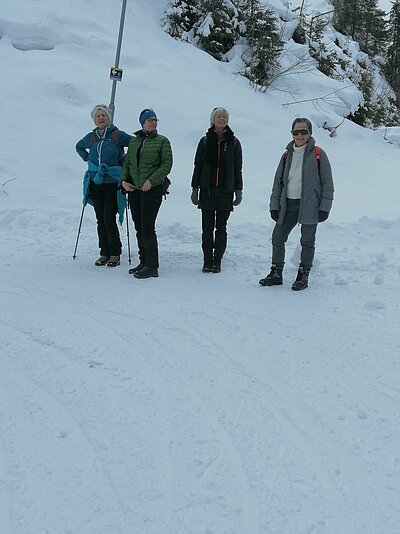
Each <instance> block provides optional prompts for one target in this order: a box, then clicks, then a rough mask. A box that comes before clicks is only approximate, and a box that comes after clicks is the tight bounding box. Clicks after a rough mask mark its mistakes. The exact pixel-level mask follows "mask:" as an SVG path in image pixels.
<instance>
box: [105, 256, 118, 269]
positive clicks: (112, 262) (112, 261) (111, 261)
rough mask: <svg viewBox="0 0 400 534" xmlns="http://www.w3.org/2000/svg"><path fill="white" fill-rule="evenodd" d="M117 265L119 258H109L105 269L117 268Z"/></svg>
mask: <svg viewBox="0 0 400 534" xmlns="http://www.w3.org/2000/svg"><path fill="white" fill-rule="evenodd" d="M118 265H119V256H110V259H109V260H108V262H107V267H118Z"/></svg>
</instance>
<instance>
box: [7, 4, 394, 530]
mask: <svg viewBox="0 0 400 534" xmlns="http://www.w3.org/2000/svg"><path fill="white" fill-rule="evenodd" d="M166 3H167V2H166V1H165V0H153V1H152V2H148V0H129V1H128V10H127V19H126V26H125V34H124V44H123V54H122V58H121V66H122V67H123V68H124V80H123V82H122V83H121V84H119V86H118V89H117V102H116V118H115V122H116V124H117V125H118V126H119V127H120V128H121V129H124V130H126V131H133V130H135V129H136V128H137V127H138V122H137V116H138V113H139V111H140V110H141V109H142V108H143V107H145V106H149V105H150V106H154V107H155V109H156V110H157V113H158V116H159V117H160V125H159V130H160V132H161V133H163V134H165V135H167V136H168V137H169V138H170V139H171V142H172V146H173V149H174V157H175V163H174V168H173V171H172V174H171V180H172V183H173V185H172V188H171V191H172V192H171V194H170V195H169V198H168V199H167V200H166V202H165V203H164V204H163V206H162V209H161V212H160V217H159V222H158V236H159V245H160V259H161V269H160V278H159V279H157V280H147V281H139V280H135V279H132V277H130V276H128V274H127V269H128V262H127V255H126V248H125V254H124V256H123V258H122V265H121V267H119V268H116V269H113V270H111V269H99V268H95V267H94V265H93V261H94V259H95V258H96V255H97V248H96V235H95V221H94V216H93V212H92V211H91V208H89V207H88V208H87V210H86V212H85V219H84V224H83V229H82V234H81V238H80V244H79V249H78V258H77V260H75V261H73V260H72V252H73V246H74V242H75V238H76V231H77V226H78V222H79V216H80V211H81V204H80V202H81V178H82V174H83V172H84V170H85V169H84V165H83V164H82V162H81V160H80V159H79V157H78V156H77V154H76V153H75V150H74V145H75V142H76V140H78V139H79V138H80V137H82V135H83V134H84V133H85V132H86V131H88V130H89V129H91V127H92V123H91V119H90V110H91V108H92V106H93V105H94V104H95V103H98V102H108V100H109V94H110V81H109V80H108V72H109V68H110V67H111V66H112V64H113V61H114V56H115V42H116V35H117V29H118V23H119V15H120V6H121V2H119V1H118V2H117V1H113V2H110V1H106V0H98V2H97V3H96V7H93V3H92V2H89V1H88V0H68V1H65V2H60V3H58V2H57V3H55V2H52V1H50V0H36V1H35V2H34V3H32V2H29V1H28V0H21V1H20V2H19V3H17V2H12V1H11V0H3V5H2V9H1V12H0V36H2V38H1V39H0V60H1V65H2V73H3V75H2V77H1V79H0V90H1V93H0V94H1V100H0V111H1V115H2V117H3V123H4V126H3V128H4V129H5V133H4V135H3V137H2V143H1V154H0V184H2V187H1V190H0V191H1V193H0V228H1V234H0V236H1V238H0V239H1V245H2V249H3V250H4V251H5V254H4V257H3V261H2V263H1V266H0V274H1V276H0V292H1V297H0V298H1V305H2V312H3V313H2V315H1V319H0V334H1V339H2V347H3V348H2V356H1V359H0V371H1V372H0V396H1V399H0V406H1V409H0V444H1V446H0V479H1V484H0V525H1V529H0V532H1V534H42V533H43V534H44V533H51V534H67V533H68V534H77V533H79V534H133V533H135V534H136V533H140V534H167V533H168V534H306V533H307V534H338V533H343V534H381V533H382V534H395V533H397V532H399V531H400V511H399V507H398V495H399V490H400V487H399V486H400V483H399V480H400V477H399V475H400V454H399V443H400V440H399V438H400V430H399V424H398V423H399V409H398V406H399V400H400V398H399V397H400V392H399V386H398V384H399V364H398V354H399V349H400V336H399V332H398V324H399V318H400V314H399V298H398V291H397V287H398V284H399V277H400V269H399V265H400V252H399V250H398V243H399V235H400V218H399V200H398V199H399V198H400V185H399V180H398V168H399V164H400V152H399V148H396V147H395V146H393V145H390V144H388V143H387V142H385V141H384V140H383V139H382V136H381V134H379V133H375V132H372V131H369V130H363V129H361V128H359V127H357V126H356V125H355V124H352V123H349V122H347V121H346V122H345V123H344V124H343V125H342V126H341V127H340V128H339V130H338V136H337V137H336V138H330V137H329V136H328V133H327V132H326V131H325V130H323V129H321V128H317V127H316V128H315V132H314V134H315V138H316V140H317V143H318V144H320V145H321V146H322V147H323V148H324V149H326V151H327V152H328V154H329V156H330V159H331V161H332V166H333V169H334V176H335V185H336V199H335V203H334V208H333V210H332V214H331V217H330V219H329V220H328V222H327V223H324V224H323V225H321V226H320V228H319V229H318V241H317V253H316V261H315V266H314V269H313V271H312V275H311V278H310V287H309V289H308V290H307V291H304V292H302V293H300V294H296V293H293V292H291V291H290V285H291V282H292V280H293V279H294V276H295V273H296V265H297V263H298V255H299V249H298V238H299V234H298V230H297V229H296V230H295V231H294V232H293V234H292V235H291V237H290V240H289V243H288V247H287V267H286V269H285V284H284V286H283V287H280V288H261V287H259V286H258V279H259V278H260V276H261V275H264V274H265V271H266V269H267V267H268V265H269V261H270V241H269V238H270V234H271V231H272V228H273V226H272V222H271V221H270V219H269V216H268V212H267V201H268V197H269V193H270V188H271V181H272V176H273V173H274V170H275V167H276V165H277V162H278V160H279V157H280V155H281V153H282V151H283V150H284V147H285V145H286V143H287V142H288V141H289V139H290V136H289V129H290V123H291V121H292V119H293V117H295V116H296V115H308V116H310V117H311V118H312V119H313V121H314V123H315V124H319V121H320V120H321V118H322V117H323V116H324V114H329V115H330V116H332V115H334V114H335V109H334V105H332V106H331V105H329V106H328V107H327V108H324V109H322V110H321V109H320V108H319V107H315V106H314V105H313V104H312V103H304V104H298V105H293V106H289V107H284V106H283V105H282V104H285V103H286V102H287V100H288V95H287V94H285V93H282V92H280V91H279V92H278V91H276V92H270V93H268V94H265V95H263V94H259V93H255V92H254V91H252V90H251V88H249V86H248V85H247V83H246V81H245V80H243V79H241V78H238V77H236V76H235V75H234V72H235V65H234V62H231V63H229V64H219V63H218V62H216V61H214V60H213V59H212V58H210V57H209V56H207V55H205V54H203V53H202V52H200V51H199V50H196V49H195V48H194V47H192V46H190V45H188V44H184V43H180V42H177V41H175V40H173V39H171V38H170V37H168V36H167V35H166V34H165V33H164V32H163V31H162V29H161V28H160V23H159V19H160V17H161V15H162V12H163V9H164V8H165V6H166ZM282 5H283V4H282ZM4 73H7V74H6V75H5V74H4ZM300 82H301V83H300V86H301V90H302V91H303V93H304V94H309V95H311V96H312V95H314V96H315V91H316V87H318V88H319V90H321V91H326V92H329V90H335V87H334V84H335V82H330V81H329V80H328V79H327V78H325V77H323V76H322V75H319V74H318V73H317V72H313V73H309V74H308V76H305V77H303V78H301V80H300ZM331 83H333V85H331ZM216 105H224V106H226V107H227V108H228V109H229V110H230V112H231V121H230V124H231V126H232V128H233V130H234V131H235V133H236V134H237V136H238V137H239V139H240V140H241V141H242V144H243V148H244V157H245V161H244V181H245V189H244V200H243V203H242V205H241V206H240V207H238V208H237V209H235V211H234V213H233V214H232V217H231V219H230V221H229V244H228V251H227V253H226V257H225V259H224V263H223V271H222V273H221V274H220V275H215V276H214V275H209V276H205V275H203V274H202V273H201V271H200V267H201V263H202V261H201V249H200V213H199V212H198V210H196V209H195V208H194V207H193V206H192V205H191V203H190V200H189V194H190V178H191V173H192V162H193V155H194V150H195V147H196V144H197V141H198V139H199V137H200V136H201V135H202V134H203V133H204V131H205V130H206V128H207V127H208V117H209V113H210V111H211V109H212V108H213V107H215V106H216ZM13 178H16V179H14V180H13ZM9 180H11V181H9ZM6 182H7V183H6ZM130 230H131V234H133V232H132V225H131V228H130ZM125 232H126V228H124V229H123V231H122V232H121V233H122V234H124V233H125ZM125 242H126V239H125ZM132 252H133V256H134V257H135V250H134V247H133V251H132ZM135 259H136V258H135Z"/></svg>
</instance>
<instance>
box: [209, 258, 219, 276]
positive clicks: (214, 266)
mask: <svg viewBox="0 0 400 534" xmlns="http://www.w3.org/2000/svg"><path fill="white" fill-rule="evenodd" d="M211 272H213V273H220V272H221V262H220V261H216V260H214V263H213V264H212V267H211Z"/></svg>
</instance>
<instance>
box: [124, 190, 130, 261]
mask: <svg viewBox="0 0 400 534" xmlns="http://www.w3.org/2000/svg"><path fill="white" fill-rule="evenodd" d="M127 196H128V195H127ZM128 205H129V198H127V199H126V205H125V218H126V237H127V239H128V262H129V265H130V264H131V243H130V240H129V223H128Z"/></svg>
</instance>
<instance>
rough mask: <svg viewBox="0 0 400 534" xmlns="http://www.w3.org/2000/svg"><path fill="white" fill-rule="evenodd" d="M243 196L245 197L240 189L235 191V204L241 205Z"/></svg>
mask: <svg viewBox="0 0 400 534" xmlns="http://www.w3.org/2000/svg"><path fill="white" fill-rule="evenodd" d="M242 198H243V193H242V191H239V189H238V190H237V191H235V200H234V201H233V205H234V206H239V204H240V203H241V202H242Z"/></svg>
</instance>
